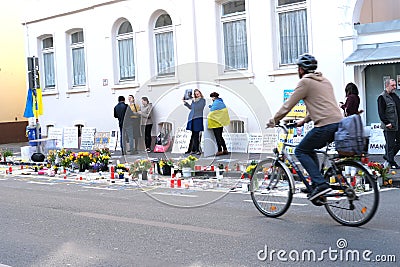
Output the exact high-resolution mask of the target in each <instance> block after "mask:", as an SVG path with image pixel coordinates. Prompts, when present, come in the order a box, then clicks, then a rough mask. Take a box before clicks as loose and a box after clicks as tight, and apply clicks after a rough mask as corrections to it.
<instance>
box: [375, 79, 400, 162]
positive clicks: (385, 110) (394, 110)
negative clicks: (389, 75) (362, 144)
mask: <svg viewBox="0 0 400 267" xmlns="http://www.w3.org/2000/svg"><path fill="white" fill-rule="evenodd" d="M378 113H379V118H380V120H381V128H382V129H383V134H384V135H385V140H386V145H385V155H383V158H384V159H385V160H386V161H387V162H388V163H389V164H390V167H391V168H392V169H400V167H399V165H397V163H396V161H395V160H394V156H396V154H397V152H399V150H400V127H399V121H400V120H399V116H400V98H399V97H398V95H397V94H396V81H395V80H393V79H388V80H386V81H385V90H384V91H383V92H382V93H381V94H380V95H379V97H378Z"/></svg>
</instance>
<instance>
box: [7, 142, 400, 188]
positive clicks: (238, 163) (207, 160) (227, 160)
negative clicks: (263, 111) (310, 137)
mask: <svg viewBox="0 0 400 267" xmlns="http://www.w3.org/2000/svg"><path fill="white" fill-rule="evenodd" d="M27 145H29V143H28V142H23V143H11V144H0V150H2V149H10V150H12V151H13V153H14V156H15V157H16V158H18V157H20V156H21V147H23V146H27ZM74 150H75V149H74ZM271 155H272V153H271V154H248V153H230V154H228V155H223V156H218V157H214V156H213V157H202V156H196V157H197V158H198V161H197V162H196V165H200V166H201V167H202V170H203V169H204V168H206V167H209V166H212V165H213V166H215V168H216V167H217V166H218V165H220V164H223V165H224V166H228V169H229V171H227V172H225V173H224V175H223V176H224V177H232V178H239V177H240V176H241V174H242V173H243V171H244V169H245V168H246V165H247V164H248V163H250V162H251V161H252V160H254V161H260V160H262V159H263V158H265V157H267V156H271ZM185 157H187V155H185V154H176V153H171V152H166V153H153V152H151V153H146V152H144V151H141V152H139V153H138V154H135V155H122V154H121V151H111V162H112V164H117V163H130V162H134V161H135V160H137V159H143V158H148V159H151V160H157V159H161V158H164V159H165V158H169V159H173V160H179V159H183V158H185ZM368 157H369V161H376V162H380V163H383V162H384V160H383V158H382V155H369V156H368ZM396 161H397V162H400V156H396ZM208 169H209V168H208ZM212 173H213V172H210V173H209V174H207V175H212ZM390 178H391V179H392V180H393V186H395V187H400V170H395V174H390Z"/></svg>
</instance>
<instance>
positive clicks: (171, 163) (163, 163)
mask: <svg viewBox="0 0 400 267" xmlns="http://www.w3.org/2000/svg"><path fill="white" fill-rule="evenodd" d="M158 164H159V165H160V168H162V167H164V166H170V167H172V166H174V161H173V160H171V159H167V160H164V159H161V160H160V161H159V162H158Z"/></svg>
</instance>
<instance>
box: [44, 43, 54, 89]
mask: <svg viewBox="0 0 400 267" xmlns="http://www.w3.org/2000/svg"><path fill="white" fill-rule="evenodd" d="M41 43H42V60H43V65H42V66H43V71H42V79H43V81H44V87H43V89H44V90H49V89H54V88H55V86H56V79H55V69H54V46H53V37H47V38H44V39H42V42H41Z"/></svg>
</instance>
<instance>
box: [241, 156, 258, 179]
mask: <svg viewBox="0 0 400 267" xmlns="http://www.w3.org/2000/svg"><path fill="white" fill-rule="evenodd" d="M256 166H257V162H256V161H254V160H252V161H251V162H250V164H249V165H247V167H246V170H245V171H244V173H243V174H242V176H241V178H242V179H243V178H244V177H245V176H247V177H248V178H251V177H252V176H253V172H254V170H255V168H256Z"/></svg>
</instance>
